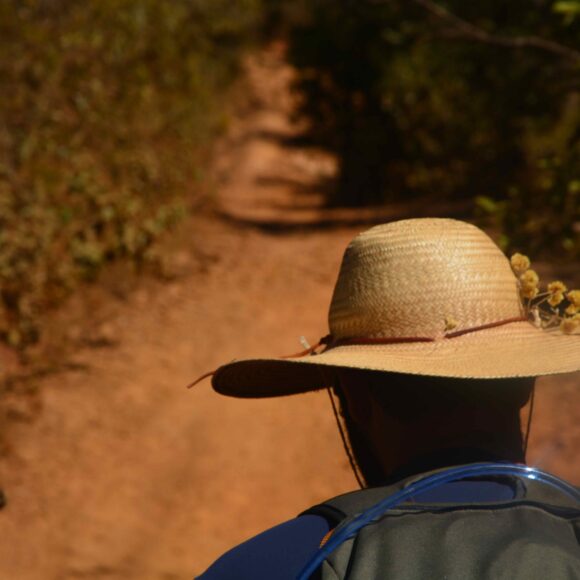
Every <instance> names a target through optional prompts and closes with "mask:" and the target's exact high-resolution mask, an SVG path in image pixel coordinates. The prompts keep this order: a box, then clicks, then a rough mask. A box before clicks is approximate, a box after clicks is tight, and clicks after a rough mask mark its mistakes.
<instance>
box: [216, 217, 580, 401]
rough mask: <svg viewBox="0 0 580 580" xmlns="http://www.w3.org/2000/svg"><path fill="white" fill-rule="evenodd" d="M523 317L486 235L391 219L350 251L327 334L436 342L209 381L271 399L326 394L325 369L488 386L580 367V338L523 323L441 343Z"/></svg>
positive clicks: (270, 363)
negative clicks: (449, 332) (481, 381)
mask: <svg viewBox="0 0 580 580" xmlns="http://www.w3.org/2000/svg"><path fill="white" fill-rule="evenodd" d="M522 315H523V309H522V306H521V302H520V298H519V292H518V285H517V279H516V277H515V275H514V274H513V272H512V270H511V267H510V264H509V261H508V260H507V258H506V257H505V256H504V254H503V253H502V252H501V250H500V249H499V248H498V247H497V246H496V245H495V244H494V242H493V241H492V240H491V239H490V238H489V237H488V236H487V235H486V234H485V233H484V232H482V231H481V230H480V229H478V228H476V227H475V226H473V225H471V224H467V223H465V222H460V221H456V220H450V219H412V220H403V221H399V222H393V223H390V224H385V225H381V226H377V227H374V228H372V229H370V230H368V231H366V232H363V233H362V234H360V235H359V236H357V237H356V238H355V239H354V240H353V241H352V242H351V243H350V244H349V246H348V248H347V249H346V252H345V255H344V258H343V262H342V266H341V269H340V273H339V276H338V281H337V283H336V287H335V290H334V295H333V298H332V303H331V306H330V312H329V328H330V333H331V336H332V338H333V340H335V341H336V340H345V339H348V340H351V341H352V340H356V339H357V338H360V339H364V338H366V339H369V338H371V339H376V338H379V339H393V340H395V341H396V340H398V339H412V338H430V339H434V340H433V341H432V342H403V343H397V342H395V343H393V344H366V345H365V344H353V345H348V346H334V347H333V346H332V344H331V345H330V347H329V348H328V349H326V350H325V351H324V352H322V353H321V354H316V355H311V356H305V357H302V358H298V359H255V360H245V361H236V362H233V363H230V364H228V365H224V366H223V367H221V368H220V369H218V371H217V372H216V374H215V375H214V377H213V380H212V384H213V386H214V388H215V389H216V390H217V391H218V392H220V393H223V394H227V395H232V396H238V397H268V396H278V395H285V394H292V393H299V392H304V391H308V390H313V389H320V388H324V387H327V386H329V385H328V376H329V373H328V372H327V371H328V367H350V368H360V369H369V370H378V371H386V372H395V373H408V374H418V375H427V376H448V377H457V378H489V379H494V378H507V377H517V376H522V377H523V376H541V375H548V374H556V373H565V372H574V371H578V370H580V335H563V334H562V333H561V332H560V331H546V330H542V329H538V328H536V327H535V326H534V325H533V324H531V323H529V322H525V321H524V322H512V323H510V324H505V325H503V326H498V327H495V328H488V329H483V330H477V331H474V332H469V333H468V334H464V335H463V336H458V337H454V338H446V337H445V332H446V324H449V321H450V320H453V324H454V329H453V330H454V331H461V330H466V329H472V328H476V327H479V326H482V325H485V324H490V323H496V322H499V321H502V320H506V319H513V318H517V317H521V316H522ZM325 369H327V371H326V372H325Z"/></svg>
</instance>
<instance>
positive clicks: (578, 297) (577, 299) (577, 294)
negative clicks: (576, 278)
mask: <svg viewBox="0 0 580 580" xmlns="http://www.w3.org/2000/svg"><path fill="white" fill-rule="evenodd" d="M566 298H568V300H570V302H571V303H572V304H573V305H574V306H576V308H580V290H570V292H568V294H566Z"/></svg>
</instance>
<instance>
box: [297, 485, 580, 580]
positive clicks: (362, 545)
mask: <svg viewBox="0 0 580 580" xmlns="http://www.w3.org/2000/svg"><path fill="white" fill-rule="evenodd" d="M423 476H424V475H423ZM414 479H417V478H412V479H410V480H406V481H403V482H401V483H400V484H397V485H395V486H389V487H385V488H375V489H366V490H361V491H356V492H352V493H349V494H346V495H343V496H339V497H337V498H334V499H332V500H330V501H327V502H325V503H324V504H321V505H319V506H315V507H314V508H311V509H310V510H308V511H307V512H305V513H314V514H318V515H322V516H324V517H325V518H326V519H327V520H328V521H329V522H331V525H333V524H337V527H336V529H335V531H336V530H337V529H339V528H340V527H342V526H344V525H345V524H346V523H348V522H349V521H351V520H352V519H353V518H354V517H355V516H356V515H358V514H360V513H361V512H363V511H364V510H365V509H367V508H369V507H370V506H372V505H374V504H375V503H377V502H378V501H380V500H381V499H383V498H384V497H387V496H388V495H390V494H392V493H394V492H395V491H398V490H399V489H401V488H402V487H403V486H404V485H407V484H408V483H411V482H412V481H413V480H414ZM502 479H504V480H505V479H506V478H502ZM509 479H510V480H511V481H510V483H511V484H512V485H514V486H516V496H515V499H513V500H509V501H504V502H498V503H472V504H451V503H446V504H442V503H438V504H432V505H428V504H419V503H412V502H409V503H406V504H403V505H402V506H401V507H399V508H397V509H394V510H391V511H389V512H388V513H387V514H385V516H384V517H383V518H382V519H380V520H379V521H378V522H375V523H373V524H371V525H368V526H366V527H365V528H363V529H362V530H361V531H360V532H359V533H358V535H357V536H356V537H355V538H352V539H350V540H348V541H347V542H345V543H343V544H342V545H341V546H340V547H339V548H338V549H337V550H335V551H334V552H333V553H332V554H331V555H330V556H329V557H328V558H327V559H326V560H325V562H324V563H323V565H322V568H321V569H320V570H319V572H318V578H319V579H321V580H339V579H341V580H342V579H348V580H387V579H388V580H425V579H429V580H443V579H445V580H476V579H477V580H482V579H486V580H487V579H493V580H500V579H501V580H504V579H505V580H508V579H509V580H572V579H576V580H580V544H579V542H580V506H579V505H578V503H577V502H576V501H574V500H573V499H569V498H566V497H565V496H563V495H562V494H560V493H558V492H557V491H555V490H552V489H550V488H547V487H546V486H544V485H541V484H538V483H535V482H530V481H526V482H524V481H521V480H515V479H511V478H509Z"/></svg>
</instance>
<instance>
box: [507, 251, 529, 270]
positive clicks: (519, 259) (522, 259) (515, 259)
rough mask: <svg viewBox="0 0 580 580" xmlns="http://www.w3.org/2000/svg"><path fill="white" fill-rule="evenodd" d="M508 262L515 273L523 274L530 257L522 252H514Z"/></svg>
mask: <svg viewBox="0 0 580 580" xmlns="http://www.w3.org/2000/svg"><path fill="white" fill-rule="evenodd" d="M510 264H511V266H512V270H513V271H514V272H515V273H516V274H523V273H524V272H525V271H526V270H527V269H528V268H529V267H530V259H529V258H528V257H527V256H524V255H523V254H519V253H516V254H514V255H513V256H512V257H511V258H510Z"/></svg>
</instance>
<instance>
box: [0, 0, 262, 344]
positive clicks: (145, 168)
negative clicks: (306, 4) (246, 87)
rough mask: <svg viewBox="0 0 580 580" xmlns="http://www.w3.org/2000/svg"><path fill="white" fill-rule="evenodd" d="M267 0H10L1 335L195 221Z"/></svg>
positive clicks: (2, 12) (3, 40)
mask: <svg viewBox="0 0 580 580" xmlns="http://www.w3.org/2000/svg"><path fill="white" fill-rule="evenodd" d="M258 15H259V4H258V0H172V1H171V2H159V1H158V0H89V1H86V2H74V1H72V0H52V1H51V2H46V1H43V0H18V1H16V0H5V1H3V2H0V294H1V301H0V336H1V337H4V338H5V339H7V340H8V341H9V342H10V343H12V344H14V345H24V344H26V343H28V342H30V341H33V340H34V339H35V338H36V336H37V333H38V316H39V313H40V311H41V310H42V309H44V308H45V307H46V306H48V305H51V304H53V303H55V302H58V301H59V300H60V299H61V298H62V297H63V296H64V295H65V294H66V293H67V292H69V291H70V290H71V289H72V288H73V287H74V286H75V284H76V283H77V281H78V280H80V279H87V278H88V279H91V278H94V277H95V276H96V275H97V273H98V271H99V269H100V268H101V267H102V266H103V264H105V263H106V262H108V261H110V260H113V259H116V258H119V257H125V258H127V259H130V260H131V261H133V262H135V263H137V264H139V263H141V262H143V261H144V260H147V258H148V256H149V255H150V252H151V248H152V245H153V244H154V243H155V241H156V239H157V238H158V237H159V235H160V234H161V233H162V232H164V231H165V230H166V229H168V228H169V227H171V225H172V224H173V223H174V222H175V221H176V220H177V219H178V218H179V216H180V215H182V214H183V212H184V207H185V201H186V197H185V195H186V193H187V192H188V191H190V189H191V187H190V185H189V184H190V183H191V182H192V181H194V180H195V177H196V171H198V165H199V164H200V163H201V162H202V152H203V151H204V150H207V146H208V141H209V140H210V139H211V138H212V137H213V136H214V135H215V134H216V133H217V132H218V131H220V130H221V129H222V128H223V127H224V124H225V121H226V119H225V117H224V114H223V112H222V111H223V108H222V105H223V94H224V89H225V88H226V87H227V86H228V84H229V83H230V82H231V81H232V80H233V78H234V77H235V75H236V73H237V72H238V68H239V63H240V55H241V54H242V51H243V48H244V47H245V46H246V45H247V44H248V41H249V39H250V38H251V35H252V34H253V31H254V29H255V27H256V25H257V24H258Z"/></svg>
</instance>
